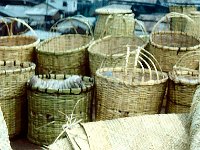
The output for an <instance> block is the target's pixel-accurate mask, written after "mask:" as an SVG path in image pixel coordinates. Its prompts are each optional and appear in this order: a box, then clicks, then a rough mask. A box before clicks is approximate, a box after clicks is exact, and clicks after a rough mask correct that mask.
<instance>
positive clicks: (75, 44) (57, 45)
mask: <svg viewBox="0 0 200 150" xmlns="http://www.w3.org/2000/svg"><path fill="white" fill-rule="evenodd" d="M90 41H91V37H90V36H87V35H80V34H68V35H61V36H58V37H54V38H51V39H50V40H47V41H44V42H42V43H41V45H40V46H39V48H38V50H39V51H43V52H69V51H73V50H75V49H77V48H81V47H82V46H86V45H88V44H89V42H90Z"/></svg>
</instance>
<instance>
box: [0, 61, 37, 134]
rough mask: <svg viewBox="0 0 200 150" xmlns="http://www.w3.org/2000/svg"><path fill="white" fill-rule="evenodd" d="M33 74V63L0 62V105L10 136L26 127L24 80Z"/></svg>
mask: <svg viewBox="0 0 200 150" xmlns="http://www.w3.org/2000/svg"><path fill="white" fill-rule="evenodd" d="M34 74H35V64H33V63H29V62H27V63H25V62H24V63H18V62H12V61H7V62H6V61H5V62H4V61H1V62H0V80H1V84H0V93H1V96H0V105H1V108H2V111H3V115H4V117H5V120H6V124H7V127H8V133H9V136H10V137H13V136H15V135H17V134H19V133H20V132H21V131H23V132H25V131H24V130H25V129H26V121H27V119H26V114H27V112H26V106H27V104H26V82H27V81H28V79H29V78H30V77H31V76H33V75H34Z"/></svg>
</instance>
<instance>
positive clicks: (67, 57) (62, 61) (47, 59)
mask: <svg viewBox="0 0 200 150" xmlns="http://www.w3.org/2000/svg"><path fill="white" fill-rule="evenodd" d="M60 23H63V24H64V25H63V26H61V27H60V26H58V24H60ZM77 23H78V25H80V26H84V27H85V26H86V27H87V29H86V31H85V34H81V33H79V32H78V31H77V30H78V29H77V28H78V27H77V26H76V25H77ZM65 25H66V26H65ZM71 29H73V30H74V31H73V32H75V34H72V33H69V32H70V31H71ZM51 31H52V32H55V31H59V32H61V31H62V32H64V33H65V32H67V33H69V34H64V35H60V36H55V37H53V38H49V39H47V40H45V41H43V42H41V43H40V45H39V46H38V47H37V71H38V74H49V73H55V74H79V75H86V74H87V72H88V68H89V67H88V52H87V48H88V46H89V45H90V42H91V41H92V40H93V33H92V29H91V27H90V25H89V23H88V21H87V19H86V18H85V17H81V16H79V17H68V18H64V19H61V20H59V21H58V22H57V23H55V24H54V25H53V26H52V28H51ZM90 34H91V35H90Z"/></svg>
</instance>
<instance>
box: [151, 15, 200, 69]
mask: <svg viewBox="0 0 200 150" xmlns="http://www.w3.org/2000/svg"><path fill="white" fill-rule="evenodd" d="M174 17H184V18H186V19H187V20H188V21H190V22H193V20H192V19H191V18H190V17H188V16H187V15H184V14H179V13H169V14H167V15H166V16H164V17H163V18H161V20H159V21H158V22H157V23H156V24H155V26H154V28H153V30H152V33H151V35H150V42H149V43H150V44H149V48H148V50H149V52H150V53H151V54H153V55H154V56H155V58H156V59H157V60H158V62H159V64H160V65H161V68H162V69H163V71H165V72H168V71H171V70H172V68H173V66H174V65H175V63H176V62H177V60H178V59H179V58H180V57H181V56H182V55H183V54H185V53H187V52H188V51H196V50H198V49H199V48H200V40H199V39H197V38H195V37H194V36H192V35H188V34H187V33H185V32H180V31H171V30H170V27H169V29H166V31H165V30H160V31H157V30H158V27H159V24H160V23H161V22H162V21H164V20H170V18H174Z"/></svg>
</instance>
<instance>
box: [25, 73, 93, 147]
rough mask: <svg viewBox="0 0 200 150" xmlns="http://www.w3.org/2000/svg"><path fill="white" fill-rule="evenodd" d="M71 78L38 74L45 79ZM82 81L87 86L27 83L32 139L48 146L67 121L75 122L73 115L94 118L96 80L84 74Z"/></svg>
mask: <svg viewBox="0 0 200 150" xmlns="http://www.w3.org/2000/svg"><path fill="white" fill-rule="evenodd" d="M68 77H69V76H65V75H61V74H60V75H53V74H51V75H47V76H45V75H40V76H39V78H41V79H43V80H51V79H56V80H64V79H67V78H68ZM83 82H84V84H85V87H84V88H70V89H50V88H43V87H40V86H39V87H35V86H31V85H30V83H28V84H29V85H28V87H29V88H28V139H29V140H30V141H31V142H33V143H36V144H38V145H48V144H50V143H52V142H53V141H54V140H55V139H56V137H57V136H58V135H59V134H60V132H61V131H62V125H63V124H64V123H66V121H70V123H73V121H74V120H73V119H74V118H76V119H77V120H78V119H82V121H83V122H88V121H90V120H91V101H92V93H93V92H92V90H93V79H92V78H89V77H83ZM66 116H69V117H66ZM69 118H70V119H69ZM72 118H73V119H72ZM68 119H69V120H68Z"/></svg>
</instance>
